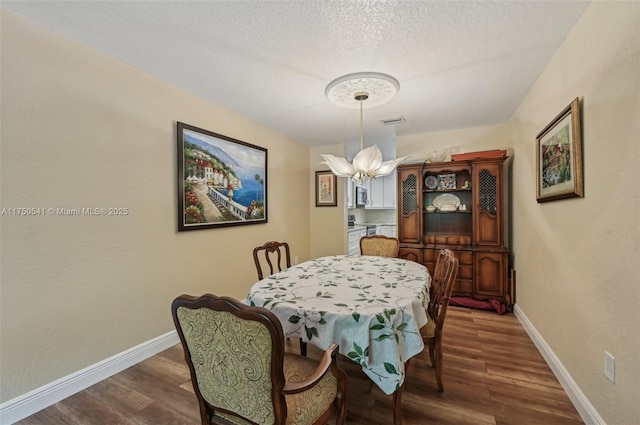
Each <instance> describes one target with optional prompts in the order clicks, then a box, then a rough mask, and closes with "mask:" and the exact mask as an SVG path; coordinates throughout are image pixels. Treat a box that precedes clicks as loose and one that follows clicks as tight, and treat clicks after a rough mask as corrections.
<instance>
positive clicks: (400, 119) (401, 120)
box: [380, 117, 407, 125]
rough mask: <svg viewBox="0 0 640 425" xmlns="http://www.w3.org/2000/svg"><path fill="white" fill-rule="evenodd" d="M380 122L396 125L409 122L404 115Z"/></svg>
mask: <svg viewBox="0 0 640 425" xmlns="http://www.w3.org/2000/svg"><path fill="white" fill-rule="evenodd" d="M380 122H381V123H382V124H384V125H396V124H403V123H405V122H407V120H405V119H404V117H398V118H390V119H388V120H381V121H380Z"/></svg>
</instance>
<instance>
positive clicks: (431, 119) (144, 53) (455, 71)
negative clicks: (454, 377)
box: [2, 1, 589, 147]
mask: <svg viewBox="0 0 640 425" xmlns="http://www.w3.org/2000/svg"><path fill="white" fill-rule="evenodd" d="M588 4H589V3H588V2H583V1H495V2H494V1H473V2H472V1H458V2H448V1H447V2H445V1H437V2H436V1H419V2H418V1H384V2H382V1H376V2H374V1H358V2H356V1H302V2H300V1H275V2H274V1H269V2H266V1H215V2H214V1H200V2H191V1H168V2H164V1H163V2H157V1H131V2H122V1H101V2H96V1H44V2H37V1H21V2H13V1H3V2H2V7H5V8H8V9H11V10H13V11H14V12H16V13H18V14H21V15H23V16H25V17H27V18H29V19H31V20H33V21H36V22H39V23H40V24H42V25H44V26H46V27H48V28H50V29H51V30H52V31H55V32H57V33H60V34H62V35H64V36H66V37H69V38H71V39H74V40H76V41H78V42H80V43H83V44H86V45H89V46H92V47H93V48H95V49H97V50H99V51H102V52H104V53H106V54H107V55H109V56H112V57H114V58H116V59H118V60H120V61H123V62H126V63H128V64H130V65H132V66H134V67H136V68H138V69H141V70H143V71H145V72H147V73H149V74H152V75H155V76H157V77H159V78H161V79H163V80H166V81H168V82H170V83H172V84H174V85H176V86H178V87H181V88H182V89H185V90H187V91H189V92H192V93H195V94H198V95H199V96H201V97H203V98H206V99H208V100H210V101H211V102H214V103H216V104H218V105H221V106H224V107H226V108H228V109H230V110H233V111H235V112H238V113H240V114H242V115H244V116H246V117H249V118H251V119H253V120H255V121H257V122H259V123H261V124H263V125H265V126H268V127H270V128H272V129H274V130H276V131H279V132H281V133H283V134H286V135H288V136H290V137H291V138H293V139H295V140H297V141H299V142H301V143H305V144H308V145H323V144H334V143H349V145H352V144H355V145H356V147H358V145H359V111H357V110H349V109H342V108H339V107H337V106H335V105H333V104H332V103H330V102H329V101H328V100H327V98H326V97H325V94H324V90H325V87H326V85H327V84H328V83H329V82H330V81H332V80H334V79H335V78H337V77H339V76H341V75H344V74H348V73H353V72H360V71H372V72H382V73H387V74H390V75H392V76H394V77H395V78H397V79H398V81H399V82H400V91H399V92H398V94H397V96H396V97H395V98H394V99H393V100H392V101H391V102H389V103H387V104H385V105H383V106H379V107H377V108H371V109H367V110H365V113H364V121H365V144H366V145H369V144H372V143H374V142H375V143H378V144H384V143H386V141H388V140H395V136H396V135H398V136H399V135H407V134H417V133H425V132H433V131H442V130H448V129H454V128H466V127H474V126H482V125H490V124H498V123H503V122H506V121H507V120H508V119H509V118H510V117H511V115H512V114H513V112H514V111H515V109H516V108H517V107H518V105H519V104H520V102H521V101H522V99H523V97H524V96H525V94H526V93H527V92H528V91H529V89H530V88H531V86H532V85H533V83H534V82H535V80H536V79H537V78H538V76H539V75H540V73H541V72H542V70H543V69H544V68H545V66H546V65H547V63H548V62H549V60H550V59H551V58H552V57H553V55H554V54H555V52H556V51H557V50H558V48H559V47H560V45H561V44H562V42H563V41H564V40H565V38H566V36H567V34H568V33H569V32H570V30H571V28H572V27H573V26H574V25H575V23H576V22H577V21H578V19H579V18H580V16H581V15H582V13H583V12H584V10H585V9H586V7H587V6H588ZM400 116H402V117H404V118H405V119H406V123H404V124H399V125H395V126H384V125H382V124H381V122H380V120H383V119H393V118H397V117H400ZM210 130H212V131H216V129H210Z"/></svg>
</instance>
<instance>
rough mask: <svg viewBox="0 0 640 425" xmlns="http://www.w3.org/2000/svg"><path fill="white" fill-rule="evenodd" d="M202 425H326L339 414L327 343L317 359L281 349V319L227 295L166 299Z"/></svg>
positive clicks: (341, 393) (338, 377)
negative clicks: (169, 306) (189, 376)
mask: <svg viewBox="0 0 640 425" xmlns="http://www.w3.org/2000/svg"><path fill="white" fill-rule="evenodd" d="M171 312H172V316H173V321H174V324H175V326H176V329H177V331H178V335H179V336H180V341H181V342H182V346H183V348H184V355H185V360H186V362H187V364H188V365H189V371H190V372H191V381H192V384H193V389H194V391H195V394H196V397H197V399H198V404H199V406H200V417H201V419H202V424H203V425H205V424H206V425H210V424H241V425H250V424H258V423H259V424H263V423H265V424H266V423H269V424H275V425H285V424H296V425H307V424H308V425H311V424H313V425H316V424H318V425H319V424H326V423H327V422H328V421H329V420H330V419H331V417H332V416H333V413H334V412H335V411H337V421H336V424H338V425H342V424H343V423H344V420H345V415H346V404H345V397H346V374H345V373H344V371H342V370H341V369H340V368H338V366H337V361H336V356H337V354H338V347H337V345H335V344H332V345H331V346H330V347H329V348H328V349H327V350H326V351H325V352H324V354H323V356H322V358H321V359H320V361H319V362H317V361H315V360H311V359H309V358H307V357H303V356H299V355H296V354H290V353H285V349H284V336H283V331H282V325H281V324H280V322H279V321H278V319H277V318H276V316H275V315H274V314H273V313H271V312H270V311H269V310H267V309H265V308H262V307H249V306H246V305H244V304H242V303H241V302H239V301H237V300H235V299H233V298H229V297H216V296H215V295H211V294H206V295H203V296H201V297H199V298H196V297H192V296H189V295H181V296H180V297H178V298H176V299H175V300H174V301H173V303H172V305H171Z"/></svg>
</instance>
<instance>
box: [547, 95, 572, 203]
mask: <svg viewBox="0 0 640 425" xmlns="http://www.w3.org/2000/svg"><path fill="white" fill-rule="evenodd" d="M581 134H582V132H581V123H580V100H579V99H578V98H575V99H574V100H573V101H572V102H571V103H570V104H569V106H567V107H566V108H564V109H563V110H562V112H560V113H559V114H558V115H557V116H556V117H555V118H554V119H553V121H551V122H550V123H549V124H548V125H547V126H546V127H545V128H544V129H543V130H542V131H541V132H540V133H539V134H538V135H537V136H536V176H537V179H536V181H537V182H536V199H537V201H538V202H546V201H554V200H557V199H564V198H574V197H582V196H583V175H582V136H581Z"/></svg>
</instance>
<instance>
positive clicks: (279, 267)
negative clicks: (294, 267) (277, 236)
mask: <svg viewBox="0 0 640 425" xmlns="http://www.w3.org/2000/svg"><path fill="white" fill-rule="evenodd" d="M272 260H275V261H272ZM253 261H254V263H255V264H256V269H257V271H258V280H262V279H264V278H265V275H264V273H263V272H262V265H264V263H265V262H266V266H268V267H269V274H268V275H266V276H270V275H272V274H273V273H274V272H281V271H283V270H286V269H288V268H289V267H291V253H290V251H289V244H288V243H286V242H277V241H271V242H266V243H265V244H264V245H262V246H258V247H256V248H254V249H253ZM266 266H265V268H266Z"/></svg>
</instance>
